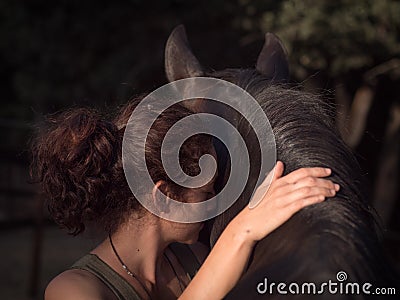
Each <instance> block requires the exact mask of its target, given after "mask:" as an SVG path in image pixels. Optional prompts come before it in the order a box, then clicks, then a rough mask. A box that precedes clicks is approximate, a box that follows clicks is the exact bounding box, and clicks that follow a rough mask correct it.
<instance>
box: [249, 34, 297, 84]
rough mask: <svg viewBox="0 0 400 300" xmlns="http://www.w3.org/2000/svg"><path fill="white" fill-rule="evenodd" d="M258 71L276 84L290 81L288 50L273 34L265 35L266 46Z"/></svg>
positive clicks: (260, 56)
mask: <svg viewBox="0 0 400 300" xmlns="http://www.w3.org/2000/svg"><path fill="white" fill-rule="evenodd" d="M256 69H257V71H258V72H260V73H261V74H263V75H265V76H267V77H269V78H271V80H273V81H275V82H282V81H283V82H285V81H288V80H289V63H288V58H287V54H286V49H285V47H284V46H283V44H282V42H281V40H280V39H279V38H278V37H277V36H276V35H275V34H273V33H269V32H268V33H267V34H266V35H265V42H264V46H263V48H262V50H261V52H260V54H259V56H258V59H257V64H256Z"/></svg>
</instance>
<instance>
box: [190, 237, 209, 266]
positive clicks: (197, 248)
mask: <svg viewBox="0 0 400 300" xmlns="http://www.w3.org/2000/svg"><path fill="white" fill-rule="evenodd" d="M189 247H190V249H191V250H192V251H193V253H194V255H195V256H196V258H197V259H198V261H199V262H201V263H203V262H204V261H205V259H206V258H207V256H208V253H210V249H208V247H207V246H206V245H204V244H203V243H200V242H196V243H194V244H190V245H189Z"/></svg>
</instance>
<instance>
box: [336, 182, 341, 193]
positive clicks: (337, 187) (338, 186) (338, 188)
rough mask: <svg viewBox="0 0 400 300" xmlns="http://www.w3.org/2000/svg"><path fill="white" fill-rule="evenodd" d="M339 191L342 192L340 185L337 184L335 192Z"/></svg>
mask: <svg viewBox="0 0 400 300" xmlns="http://www.w3.org/2000/svg"><path fill="white" fill-rule="evenodd" d="M338 190H340V185H338V184H337V183H335V191H336V192H337V191H338Z"/></svg>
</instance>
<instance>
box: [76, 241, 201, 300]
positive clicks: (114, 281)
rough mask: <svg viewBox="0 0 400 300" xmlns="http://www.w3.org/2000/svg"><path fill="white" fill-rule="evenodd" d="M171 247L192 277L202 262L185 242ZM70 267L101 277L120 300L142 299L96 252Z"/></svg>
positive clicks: (188, 274)
mask: <svg viewBox="0 0 400 300" xmlns="http://www.w3.org/2000/svg"><path fill="white" fill-rule="evenodd" d="M169 248H170V249H171V251H172V252H173V253H174V254H175V256H176V258H177V259H178V261H179V263H180V264H181V265H182V267H183V269H184V270H185V272H186V274H187V276H188V277H189V278H190V279H192V278H193V277H194V275H195V274H196V272H197V271H198V270H199V268H200V265H201V264H200V262H199V261H198V260H197V257H196V256H195V255H194V253H193V252H192V250H191V249H190V247H189V246H188V245H185V244H180V243H173V244H171V245H169ZM70 269H80V270H85V271H88V272H90V273H91V274H93V275H94V276H96V277H97V278H99V279H100V280H101V281H102V282H103V283H104V284H105V285H106V286H107V287H108V288H109V289H110V290H111V291H112V292H113V294H114V295H115V296H116V298H117V299H118V300H128V299H129V300H141V298H140V297H139V295H138V293H137V292H136V291H135V289H134V288H133V286H132V285H131V284H129V283H128V281H126V280H125V278H123V277H122V276H121V275H119V274H118V273H117V272H115V271H114V270H113V269H112V268H111V267H110V266H109V265H107V264H106V263H105V262H104V261H102V260H101V259H100V258H99V257H98V256H97V255H95V254H87V255H85V256H84V257H82V258H81V259H79V260H78V261H77V262H75V263H74V264H73V265H72V266H71V267H70Z"/></svg>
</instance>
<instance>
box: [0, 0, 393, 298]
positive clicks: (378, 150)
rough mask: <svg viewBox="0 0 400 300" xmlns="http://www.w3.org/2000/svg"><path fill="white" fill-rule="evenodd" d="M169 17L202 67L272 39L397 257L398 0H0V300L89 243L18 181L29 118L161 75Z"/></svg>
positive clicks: (242, 58) (32, 286) (22, 178)
mask: <svg viewBox="0 0 400 300" xmlns="http://www.w3.org/2000/svg"><path fill="white" fill-rule="evenodd" d="M181 23H183V24H185V26H186V29H187V33H188V36H189V40H190V42H191V45H192V48H193V50H194V52H195V54H196V55H197V57H198V58H199V60H200V61H201V62H202V64H203V65H205V66H208V67H211V68H213V69H216V70H218V69H223V68H226V67H243V68H244V67H252V66H254V64H255V62H256V59H257V55H258V53H259V51H260V49H261V47H262V44H263V39H264V33H265V32H267V31H271V32H274V33H276V34H277V35H278V36H279V37H280V38H281V39H282V40H283V42H284V44H285V45H286V47H287V50H288V54H289V57H290V66H291V75H292V78H293V82H298V83H300V84H301V85H302V88H303V89H305V90H310V91H313V92H318V93H322V94H323V95H324V97H325V99H326V101H329V102H332V103H334V104H335V105H336V107H337V111H338V113H337V126H338V128H339V130H340V131H341V133H342V135H343V138H344V139H345V141H346V142H347V143H348V144H349V146H350V147H352V148H353V149H354V151H355V153H356V155H357V158H358V159H359V161H360V164H361V165H362V168H363V170H364V174H365V176H366V177H367V179H368V180H369V182H370V184H369V188H370V193H371V203H372V204H373V205H374V206H375V207H376V209H377V211H378V213H379V214H380V216H381V219H382V220H381V222H382V224H383V226H384V228H385V231H384V236H383V239H384V242H385V247H386V249H387V252H388V254H389V255H390V257H391V258H392V260H393V263H394V264H396V265H397V266H398V265H399V262H400V257H399V255H400V254H399V253H400V251H399V250H400V225H399V223H400V222H399V219H400V207H399V206H400V201H399V198H400V196H399V195H400V193H399V182H400V180H399V169H400V160H399V154H400V99H399V93H398V90H399V87H400V85H399V83H400V2H399V1H393V0H392V1H389V0H385V1H372V0H369V1H367V0H364V1H328V0H322V1H317V0H310V1H258V0H256V1H250V0H240V1H238V0H235V1H222V0H216V1H208V2H206V3H204V2H201V1H191V0H187V1H183V0H181V1H179V0H175V1H170V0H165V1H142V0H130V1H128V0H125V1H105V2H102V1H84V0H81V1H76V0H69V1H67V0H59V1H38V0H32V1H13V0H2V1H1V2H0V88H1V101H0V132H1V136H2V140H3V142H2V143H1V144H0V153H1V155H0V161H1V163H0V168H1V173H0V174H1V180H0V236H1V240H0V241H1V250H0V251H1V257H2V259H1V260H2V263H1V267H2V268H1V271H2V272H1V273H0V274H1V275H0V297H1V299H30V298H35V297H36V298H41V297H42V295H43V294H42V293H43V288H44V286H45V285H46V284H47V282H48V281H49V280H50V279H51V278H52V277H54V276H55V275H56V274H58V273H59V272H61V271H62V270H63V269H64V268H66V267H67V266H69V265H70V264H71V263H72V262H73V261H75V260H76V259H77V258H78V257H79V256H80V255H82V254H83V253H85V252H86V251H88V250H89V249H90V248H91V247H93V246H94V245H95V244H96V239H95V238H94V237H93V236H92V235H91V234H90V233H89V234H86V236H84V237H77V238H72V237H70V236H67V235H66V234H65V233H63V232H61V231H60V230H59V229H57V228H56V227H55V225H54V224H53V223H52V222H51V221H49V220H48V218H47V214H46V211H45V210H44V209H42V203H43V199H41V197H40V196H39V195H37V191H36V190H37V189H36V188H37V187H36V186H35V185H32V184H29V174H28V165H29V151H28V147H29V146H28V145H29V140H30V138H31V136H32V134H33V132H34V127H35V124H40V121H41V120H42V119H43V116H44V115H46V114H48V113H52V112H56V111H58V110H60V109H63V108H69V107H72V106H81V105H85V106H90V107H98V108H99V109H101V110H102V111H104V112H105V113H107V112H110V113H111V112H112V111H113V110H115V108H116V106H117V105H119V104H121V103H124V102H125V101H127V99H128V98H129V97H131V96H132V95H134V94H137V93H143V92H146V91H151V90H153V89H154V88H157V87H159V86H160V85H162V84H164V83H166V79H165V75H164V69H163V54H164V45H165V42H166V40H167V38H168V35H169V33H170V32H171V30H172V29H173V28H174V27H175V26H176V25H178V24H181Z"/></svg>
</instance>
